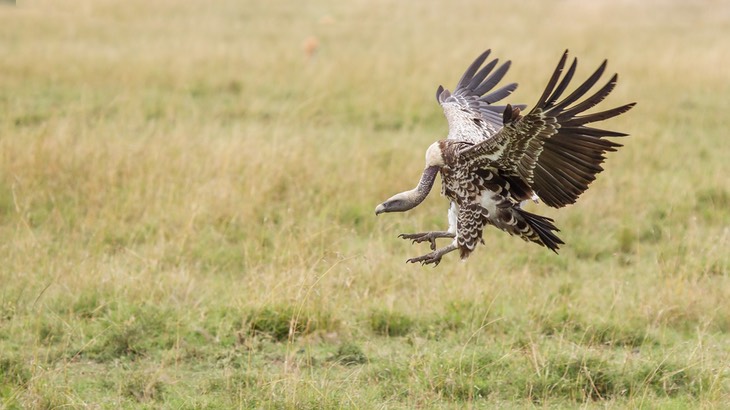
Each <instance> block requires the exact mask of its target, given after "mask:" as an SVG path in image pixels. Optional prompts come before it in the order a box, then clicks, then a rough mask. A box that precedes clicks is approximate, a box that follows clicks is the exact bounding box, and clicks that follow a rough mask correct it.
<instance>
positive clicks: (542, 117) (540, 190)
mask: <svg viewBox="0 0 730 410" xmlns="http://www.w3.org/2000/svg"><path fill="white" fill-rule="evenodd" d="M567 57H568V54H567V51H566V52H565V53H564V54H563V56H562V58H561V59H560V62H559V63H558V65H557V67H556V69H555V71H554V72H553V74H552V76H551V77H550V80H549V81H548V85H547V87H546V88H545V91H544V92H543V93H542V96H541V97H540V99H539V100H538V102H537V104H535V107H534V108H533V109H532V110H531V111H530V112H529V114H527V115H525V116H524V117H519V118H515V117H516V114H519V112H517V113H516V114H515V112H514V111H510V106H507V109H506V110H505V112H504V113H503V119H504V121H505V124H504V128H502V130H500V132H499V133H497V134H496V135H495V136H494V137H493V138H491V139H489V140H486V141H484V142H482V143H479V144H477V145H475V146H473V147H471V148H468V149H466V150H464V151H463V152H462V155H463V156H464V158H465V159H466V160H468V161H471V163H472V164H473V166H476V167H479V166H493V167H498V168H499V169H501V170H503V171H504V172H513V173H515V174H516V175H519V176H520V177H521V178H523V179H524V180H525V181H526V182H527V183H528V184H530V185H531V187H532V189H533V190H534V191H535V193H536V194H537V195H538V196H539V197H540V199H542V200H543V201H544V202H545V203H546V204H547V205H549V206H552V207H556V208H559V207H562V206H565V205H567V204H571V203H574V202H575V201H576V200H577V199H578V197H579V196H580V195H581V194H582V193H583V192H584V191H585V190H586V189H588V185H589V184H590V183H591V182H592V181H593V180H595V177H596V174H598V173H599V172H601V171H602V170H603V168H601V166H600V164H601V163H603V161H604V160H605V153H606V152H608V151H615V150H616V148H617V147H620V146H621V144H618V143H616V142H613V141H610V140H607V139H604V138H605V137H622V136H625V135H626V134H624V133H620V132H615V131H609V130H603V129H599V128H592V127H587V126H585V125H586V124H590V123H592V122H597V121H603V120H606V119H609V118H612V117H615V116H617V115H620V114H622V113H624V112H626V111H628V110H629V109H631V107H633V106H634V103H631V104H626V105H622V106H619V107H616V108H612V109H609V110H605V111H600V112H596V113H591V114H586V115H579V114H582V113H584V112H585V111H586V110H588V109H590V108H592V107H594V106H596V105H597V104H598V103H600V102H601V101H603V100H604V99H605V98H606V97H607V96H608V95H609V94H610V93H611V91H612V90H613V88H614V87H615V86H616V81H617V75H615V74H614V75H613V76H612V77H611V78H610V80H609V81H608V83H606V84H605V85H604V86H603V87H601V88H600V89H599V90H598V91H596V92H595V93H593V94H592V95H590V96H588V97H586V94H587V93H588V91H589V90H590V89H591V88H592V87H593V86H594V85H595V84H596V83H597V82H598V80H599V79H600V77H601V76H602V74H603V73H604V71H605V69H606V61H604V62H603V63H602V64H601V65H600V66H599V67H598V69H597V70H596V71H595V72H594V73H593V74H592V75H591V76H589V77H588V78H587V79H586V80H585V81H584V82H583V83H582V84H580V85H579V86H578V87H577V88H576V89H575V90H574V91H573V92H572V93H570V94H569V95H568V96H567V97H565V98H564V99H562V100H560V101H559V99H560V97H561V96H562V94H563V92H564V91H565V90H566V89H567V87H568V85H569V83H570V81H571V80H572V78H573V75H574V73H575V69H576V66H577V60H575V59H574V60H573V62H572V64H571V65H570V67H569V68H568V70H567V72H566V73H565V75H564V76H563V78H562V80H560V77H561V75H562V74H563V69H564V67H565V63H566V61H567ZM581 99H583V100H582V101H580V100H581Z"/></svg>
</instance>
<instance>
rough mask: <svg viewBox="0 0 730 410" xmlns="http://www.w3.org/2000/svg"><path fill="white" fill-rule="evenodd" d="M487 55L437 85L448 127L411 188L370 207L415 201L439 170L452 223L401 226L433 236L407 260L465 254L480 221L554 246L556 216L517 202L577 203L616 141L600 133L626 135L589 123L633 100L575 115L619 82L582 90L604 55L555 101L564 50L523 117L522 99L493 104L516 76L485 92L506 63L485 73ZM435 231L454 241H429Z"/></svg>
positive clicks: (408, 205) (563, 82) (563, 84)
mask: <svg viewBox="0 0 730 410" xmlns="http://www.w3.org/2000/svg"><path fill="white" fill-rule="evenodd" d="M488 55H489V51H487V52H485V53H483V54H482V55H480V56H479V57H478V58H477V59H476V60H475V61H474V63H472V64H471V65H470V66H469V68H468V69H467V70H466V72H465V73H464V75H463V76H462V78H461V80H459V83H458V84H457V87H456V89H455V91H454V93H453V94H452V93H450V92H449V91H448V90H445V89H443V87H439V88H438V90H437V92H436V97H437V100H438V101H439V103H440V104H441V106H442V107H443V110H444V114H445V115H446V118H447V120H448V122H449V135H448V137H447V138H446V139H444V140H441V141H438V142H436V143H434V144H432V145H431V147H429V149H428V151H427V153H426V169H425V170H424V176H423V177H422V178H421V182H420V183H419V185H418V187H417V188H415V189H414V190H411V191H406V192H403V193H401V194H398V195H395V196H393V197H392V198H390V199H389V200H388V201H386V202H384V203H383V204H381V205H379V206H378V208H376V214H379V213H382V212H394V211H406V210H409V209H412V208H413V207H415V206H417V205H418V204H419V203H420V202H421V201H423V199H424V198H425V197H426V195H427V194H428V192H429V191H430V189H431V187H432V185H433V176H435V173H436V172H440V174H441V180H442V193H443V194H444V195H445V196H446V197H447V198H449V200H450V201H451V205H450V208H449V230H448V231H439V232H424V233H419V234H401V237H403V238H406V239H410V240H413V241H414V242H425V241H428V242H430V244H431V249H432V251H433V252H431V253H429V254H426V255H423V256H421V257H418V258H412V259H409V262H421V263H424V264H429V263H433V264H435V265H437V264H438V263H439V262H440V261H441V257H442V256H443V255H445V254H446V253H449V252H452V251H454V250H456V249H458V250H459V253H460V255H461V257H462V259H465V258H467V257H468V256H469V254H471V252H473V251H474V249H475V248H476V246H477V244H478V243H479V242H483V240H482V230H483V229H484V226H486V225H493V226H495V227H497V228H499V229H501V230H503V231H505V232H507V233H509V234H511V235H516V236H519V237H521V238H522V239H524V240H526V241H530V242H534V243H537V244H539V245H542V246H545V247H547V248H549V249H551V250H553V251H557V249H558V248H559V246H560V245H562V244H563V241H562V240H560V238H558V237H557V236H556V235H555V232H557V231H559V230H558V229H557V228H556V227H555V225H554V224H553V220H552V219H550V218H546V217H543V216H539V215H535V214H532V213H530V212H527V211H525V210H523V209H522V203H523V202H524V201H527V200H530V199H532V200H537V199H538V198H539V199H541V200H542V201H543V202H545V204H547V205H549V206H551V207H555V208H559V207H562V206H565V205H567V204H571V203H574V202H575V201H576V200H577V199H578V197H579V196H580V195H581V194H582V193H583V192H584V191H585V190H586V189H588V185H589V184H590V183H591V182H592V181H593V180H594V179H595V176H596V174H598V173H599V172H601V171H602V170H603V168H601V166H600V164H601V163H602V162H603V161H604V159H605V153H606V152H608V151H615V150H616V148H618V147H620V146H621V145H620V144H618V143H615V142H613V141H610V140H606V139H604V138H605V137H621V136H625V135H626V134H623V133H619V132H614V131H607V130H602V129H598V128H591V127H588V126H586V124H589V123H592V122H597V121H602V120H605V119H608V118H611V117H615V116H617V115H620V114H622V113H624V112H626V111H628V110H629V109H631V107H633V105H634V104H633V103H632V104H626V105H622V106H620V107H616V108H613V109H609V110H606V111H601V112H596V113H591V114H584V115H581V114H583V113H584V112H585V111H586V110H588V109H590V108H592V107H594V106H595V105H597V104H598V103H600V102H601V101H602V100H603V99H604V98H606V96H608V94H609V93H610V92H611V91H612V90H613V88H614V87H615V85H616V80H617V76H616V75H615V74H614V75H613V76H612V77H611V79H610V80H609V82H608V83H607V84H606V85H604V86H603V87H602V88H600V89H599V90H598V91H596V92H595V93H593V94H592V95H590V96H588V97H585V95H586V94H587V93H588V91H589V90H590V89H591V88H592V87H593V86H594V85H595V84H596V82H597V81H598V79H599V78H600V77H601V75H602V74H603V72H604V71H605V68H606V62H605V61H604V62H603V64H601V66H600V67H599V68H598V70H596V72H594V73H593V74H592V75H591V76H590V77H589V78H588V79H587V80H586V81H584V82H583V83H582V84H581V85H579V86H578V87H577V88H576V89H575V90H574V91H573V92H572V93H571V94H569V95H568V96H567V97H565V98H563V99H562V100H560V97H561V96H562V94H563V92H564V91H565V90H566V89H567V87H568V85H569V83H570V81H571V79H572V77H573V74H574V73H575V69H576V65H577V61H576V60H575V59H574V60H573V62H572V64H571V65H570V67H569V68H568V70H567V72H566V73H565V75H563V76H562V79H561V74H562V73H563V69H564V67H565V63H566V60H567V51H566V52H565V53H564V54H563V56H562V58H561V60H560V62H559V63H558V66H557V68H556V69H555V71H554V72H553V75H552V77H551V78H550V80H549V81H548V85H547V87H546V88H545V91H544V92H543V94H542V96H541V97H540V98H539V99H538V102H537V104H536V105H535V107H534V108H533V109H532V110H530V112H529V113H527V114H526V115H523V114H522V109H524V105H515V106H512V105H507V106H493V105H491V104H492V103H494V102H496V101H499V100H501V99H503V98H504V97H506V96H508V95H509V94H510V93H511V92H512V91H514V90H515V88H516V87H517V84H515V83H512V84H509V85H507V86H504V87H501V88H499V89H497V90H496V91H493V92H491V93H489V94H486V93H487V92H489V91H490V90H491V89H492V88H494V86H496V84H497V83H498V82H499V81H500V80H501V79H502V78H503V77H504V75H505V74H506V72H507V70H508V68H509V62H507V63H505V64H503V65H502V66H500V67H499V68H498V69H497V70H496V71H494V73H492V70H493V69H494V67H496V65H497V60H493V61H491V62H489V63H487V64H486V65H485V66H484V67H483V68H481V69H480V67H481V65H482V64H483V63H484V61H485V60H486V58H487V56H488ZM490 73H491V75H490ZM485 94H486V95H485ZM584 97H585V98H584ZM581 99H582V100H581ZM437 238H454V239H453V241H452V243H451V244H450V245H448V246H446V247H444V248H441V249H436V242H435V240H436V239H437Z"/></svg>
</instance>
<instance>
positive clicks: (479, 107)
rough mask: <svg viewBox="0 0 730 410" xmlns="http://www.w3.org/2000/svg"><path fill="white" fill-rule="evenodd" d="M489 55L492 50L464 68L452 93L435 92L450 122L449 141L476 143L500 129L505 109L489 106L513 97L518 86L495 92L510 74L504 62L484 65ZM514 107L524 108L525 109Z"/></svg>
mask: <svg viewBox="0 0 730 410" xmlns="http://www.w3.org/2000/svg"><path fill="white" fill-rule="evenodd" d="M490 54H491V50H487V51H485V52H483V53H482V54H480V55H479V57H477V58H476V59H475V60H474V62H472V63H471V64H470V65H469V67H467V69H466V71H465V72H464V74H463V75H462V76H461V78H460V79H459V82H458V83H457V84H456V88H455V89H454V92H453V93H451V92H450V91H449V90H445V89H444V88H443V87H442V86H439V87H438V89H437V90H436V100H437V101H438V102H439V104H441V106H442V107H443V110H444V114H445V115H446V119H447V120H448V122H449V137H448V138H449V139H456V140H460V141H465V142H470V143H478V142H481V141H483V140H485V139H487V138H489V137H491V136H492V135H494V134H495V133H497V131H499V130H500V129H501V128H502V112H503V111H504V109H505V106H504V105H492V104H493V103H496V102H498V101H500V100H502V99H504V98H506V97H507V96H509V95H510V94H512V92H514V90H515V89H517V84H516V83H510V84H507V85H504V86H502V87H499V88H497V89H496V90H495V89H494V88H495V87H496V86H497V85H498V84H499V83H500V81H502V79H503V78H504V77H505V75H506V74H507V72H508V71H509V68H510V64H511V63H510V62H509V61H507V62H505V63H502V64H501V65H499V66H498V64H499V60H498V59H492V60H490V61H487V58H488V57H489V55H490ZM485 61H486V64H485ZM515 107H518V108H525V105H523V104H519V105H515Z"/></svg>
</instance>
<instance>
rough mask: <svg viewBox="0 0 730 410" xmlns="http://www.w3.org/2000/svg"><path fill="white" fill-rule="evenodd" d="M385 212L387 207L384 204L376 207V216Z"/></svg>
mask: <svg viewBox="0 0 730 410" xmlns="http://www.w3.org/2000/svg"><path fill="white" fill-rule="evenodd" d="M383 212H385V207H384V206H383V204H380V205H378V206H377V207H376V208H375V216H378V215H380V214H382V213H383Z"/></svg>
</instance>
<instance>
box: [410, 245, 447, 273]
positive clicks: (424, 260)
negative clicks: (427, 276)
mask: <svg viewBox="0 0 730 410" xmlns="http://www.w3.org/2000/svg"><path fill="white" fill-rule="evenodd" d="M457 249H459V245H458V244H457V243H456V241H454V242H452V243H451V245H449V246H445V247H443V248H441V249H439V250H436V251H433V252H431V253H429V254H426V255H423V256H419V257H417V258H411V259H408V260H407V261H406V262H410V263H416V262H421V265H428V264H430V263H433V266H434V267H436V266H438V264H439V263H440V262H441V257H442V256H444V255H446V254H447V253H449V252H453V251H455V250H457Z"/></svg>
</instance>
